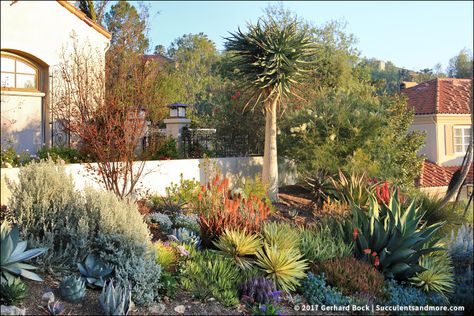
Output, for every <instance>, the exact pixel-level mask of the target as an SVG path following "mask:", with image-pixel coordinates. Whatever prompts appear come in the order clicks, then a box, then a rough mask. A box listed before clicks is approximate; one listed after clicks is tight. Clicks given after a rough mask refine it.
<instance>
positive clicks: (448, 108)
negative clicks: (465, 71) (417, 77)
mask: <svg viewBox="0 0 474 316" xmlns="http://www.w3.org/2000/svg"><path fill="white" fill-rule="evenodd" d="M401 93H403V94H405V95H406V96H407V97H408V106H409V108H411V109H414V110H415V114H417V115H422V114H470V113H471V110H470V106H469V103H470V96H471V79H456V78H437V79H433V80H430V81H427V82H423V83H420V84H419V85H416V86H414V87H411V88H407V89H404V90H402V91H401Z"/></svg>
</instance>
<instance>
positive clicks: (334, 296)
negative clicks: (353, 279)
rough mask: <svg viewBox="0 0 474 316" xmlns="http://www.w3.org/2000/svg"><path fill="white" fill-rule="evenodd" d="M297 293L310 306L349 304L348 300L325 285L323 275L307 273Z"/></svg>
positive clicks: (349, 300)
mask: <svg viewBox="0 0 474 316" xmlns="http://www.w3.org/2000/svg"><path fill="white" fill-rule="evenodd" d="M299 292H300V293H301V294H303V296H304V298H305V299H306V300H307V301H308V303H309V304H312V305H348V304H350V303H351V299H350V298H348V297H346V296H344V295H343V294H342V293H341V292H339V291H337V290H336V289H334V288H332V287H331V286H329V285H327V284H326V278H325V276H324V274H320V275H314V274H313V273H311V272H310V273H308V277H307V278H306V279H305V280H304V281H303V283H302V284H301V287H300V289H299Z"/></svg>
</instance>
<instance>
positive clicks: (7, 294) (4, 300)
mask: <svg viewBox="0 0 474 316" xmlns="http://www.w3.org/2000/svg"><path fill="white" fill-rule="evenodd" d="M27 297H28V289H27V288H26V284H25V283H23V281H21V279H20V278H14V279H13V280H11V281H5V282H3V281H2V282H1V283H0V303H1V304H2V305H17V304H19V303H21V302H22V301H23V300H24V299H25V298H27Z"/></svg>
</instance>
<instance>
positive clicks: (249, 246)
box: [213, 229, 262, 269]
mask: <svg viewBox="0 0 474 316" xmlns="http://www.w3.org/2000/svg"><path fill="white" fill-rule="evenodd" d="M213 243H214V245H215V246H216V247H217V249H219V250H220V252H221V254H222V255H224V256H227V257H230V258H232V259H233V260H234V261H235V263H236V264H237V266H238V267H240V268H242V269H250V268H251V267H252V263H253V260H252V259H251V258H249V257H248V256H254V255H255V254H256V253H257V251H258V250H260V248H262V241H261V238H260V237H259V236H258V235H257V234H252V233H247V232H246V230H245V229H244V230H233V229H225V230H224V233H223V234H222V235H221V236H220V237H219V240H218V241H217V242H216V241H213Z"/></svg>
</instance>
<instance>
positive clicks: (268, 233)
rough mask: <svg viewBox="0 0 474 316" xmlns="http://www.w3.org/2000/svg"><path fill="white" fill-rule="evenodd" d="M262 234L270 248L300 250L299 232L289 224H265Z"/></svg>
mask: <svg viewBox="0 0 474 316" xmlns="http://www.w3.org/2000/svg"><path fill="white" fill-rule="evenodd" d="M262 232H263V237H264V239H265V242H266V243H267V244H268V245H269V246H272V247H273V246H275V247H277V248H278V249H281V250H286V249H298V246H299V242H300V234H299V231H298V229H297V228H296V227H294V226H292V225H291V224H289V223H278V222H265V224H264V225H263V229H262Z"/></svg>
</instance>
